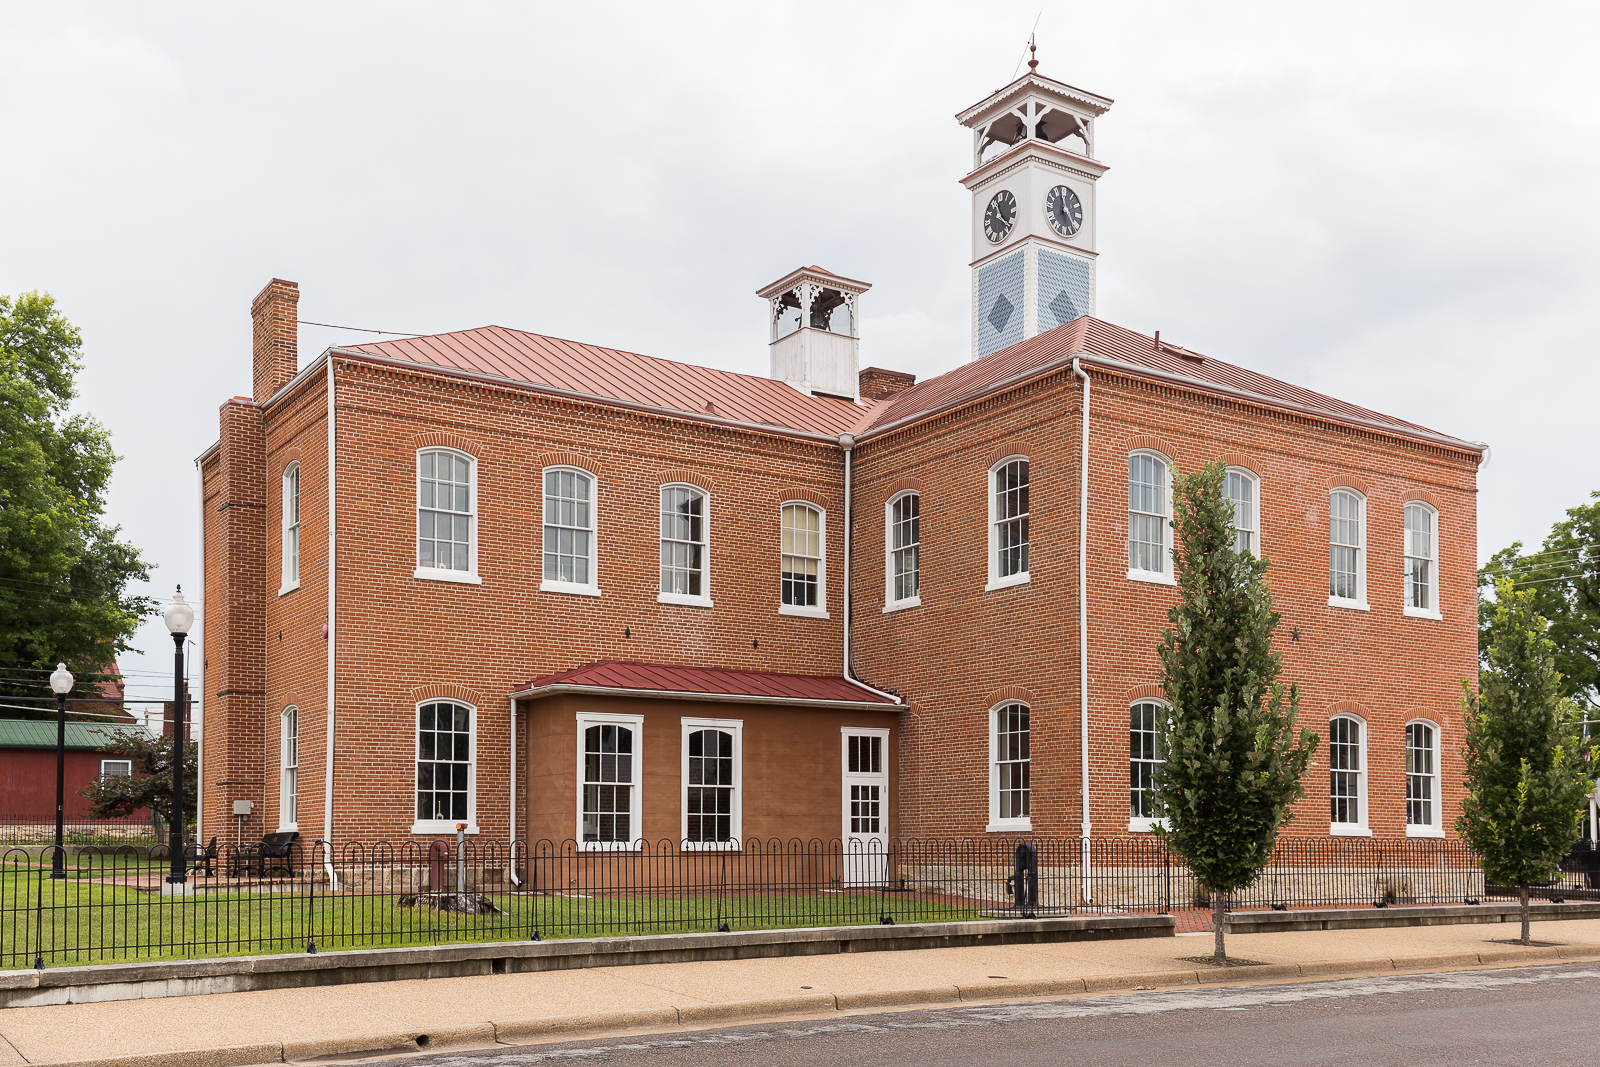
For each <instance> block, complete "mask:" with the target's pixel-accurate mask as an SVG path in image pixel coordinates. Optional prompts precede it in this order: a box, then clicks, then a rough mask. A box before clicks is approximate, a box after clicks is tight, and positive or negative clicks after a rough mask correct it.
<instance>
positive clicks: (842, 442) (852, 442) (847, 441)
mask: <svg viewBox="0 0 1600 1067" xmlns="http://www.w3.org/2000/svg"><path fill="white" fill-rule="evenodd" d="M839 447H840V448H842V449H844V680H845V681H847V682H849V683H850V684H851V685H854V686H858V687H860V688H862V689H865V690H866V691H867V692H869V693H875V694H877V695H878V696H881V697H888V698H889V699H890V700H892V701H894V702H895V703H896V704H899V703H902V701H901V700H900V698H899V697H897V696H895V695H894V694H893V693H885V692H884V691H883V690H882V689H874V688H873V687H872V686H870V685H868V684H867V683H866V682H863V681H860V680H859V679H857V678H856V677H855V674H854V671H853V668H851V666H850V526H851V522H850V515H851V512H850V457H851V456H852V455H853V454H854V453H855V447H856V439H855V437H853V436H852V435H850V434H847V433H842V434H840V435H839Z"/></svg>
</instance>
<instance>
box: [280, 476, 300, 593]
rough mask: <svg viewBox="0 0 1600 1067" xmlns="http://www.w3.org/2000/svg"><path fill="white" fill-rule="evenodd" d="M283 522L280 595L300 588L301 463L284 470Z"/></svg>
mask: <svg viewBox="0 0 1600 1067" xmlns="http://www.w3.org/2000/svg"><path fill="white" fill-rule="evenodd" d="M281 509H282V520H283V541H282V548H283V551H282V556H283V567H282V571H283V574H282V579H281V581H279V583H278V585H279V589H278V595H280V596H282V595H283V594H284V593H287V592H288V591H289V590H291V589H298V588H299V587H300V461H299V460H296V461H295V462H293V463H291V464H289V465H288V466H287V467H285V468H284V469H283V499H282V503H281Z"/></svg>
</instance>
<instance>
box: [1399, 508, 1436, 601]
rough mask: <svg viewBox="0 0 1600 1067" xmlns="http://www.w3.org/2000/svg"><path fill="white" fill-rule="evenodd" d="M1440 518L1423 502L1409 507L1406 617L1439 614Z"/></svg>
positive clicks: (1407, 511)
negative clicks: (1438, 531) (1438, 530)
mask: <svg viewBox="0 0 1600 1067" xmlns="http://www.w3.org/2000/svg"><path fill="white" fill-rule="evenodd" d="M1437 519H1438V516H1437V514H1436V513H1435V512H1434V510H1433V509H1432V508H1430V507H1429V506H1428V505H1426V504H1423V503H1421V502H1420V501H1413V502H1411V503H1409V504H1407V505H1406V614H1407V615H1423V616H1430V617H1431V616H1437V615H1438V614H1439V593H1438V590H1439V573H1438V548H1439V545H1438V536H1437V525H1438V523H1437Z"/></svg>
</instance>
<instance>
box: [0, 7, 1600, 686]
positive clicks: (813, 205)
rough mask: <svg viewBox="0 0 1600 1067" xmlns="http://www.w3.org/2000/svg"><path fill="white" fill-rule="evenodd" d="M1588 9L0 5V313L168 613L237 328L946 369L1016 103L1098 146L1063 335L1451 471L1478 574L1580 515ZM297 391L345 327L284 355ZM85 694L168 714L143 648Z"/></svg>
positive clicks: (192, 564)
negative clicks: (67, 370) (1223, 382)
mask: <svg viewBox="0 0 1600 1067" xmlns="http://www.w3.org/2000/svg"><path fill="white" fill-rule="evenodd" d="M1595 12H1596V9H1595V8H1594V6H1593V5H1582V4H1577V3H1570V4H1564V5H1558V4H1540V3H1522V4H1516V5H1512V4H1506V3H1498V4H1492V5H1491V4H1480V3H1464V2H1459V0H1456V2H1451V3H1443V2H1433V0H1428V2H1423V0H1416V2H1395V0H1388V2H1384V3H1348V2H1347V3H1341V4H1320V5H1311V4H1283V3H1259V4H1249V3H1228V2H1223V0H1212V2H1208V3H1205V4H1195V3H1192V2H1174V3H1109V4H1108V3H1101V4H1094V5H1090V4H1084V3H1067V2H1060V0H1050V2H1049V3H1046V4H1045V6H1044V7H1043V9H1042V13H1041V9H1040V6H1039V0H1027V2H1023V3H1014V2H1009V0H986V2H984V3H981V4H975V3H962V4H940V3H933V2H923V3H917V4H906V5H898V6H897V5H891V4H871V3H861V2H859V0H857V2H854V3H827V2H812V3H805V4H778V3H767V4H748V3H746V4H727V5H701V6H696V5H692V4H685V3H680V4H639V5H631V4H627V3H613V4H608V5H604V6H601V5H593V6H591V5H582V4H550V5H543V4H533V3H525V4H509V3H508V4H489V3H452V4H437V3H430V4H407V3H398V2H385V3H381V4H380V3H370V4H361V3H314V4H313V3H305V4H300V3H292V2H285V0H279V2H277V3H273V4H270V5H248V6H246V5H217V4H209V3H207V4H190V5H181V4H160V3H141V4H137V5H133V4H122V3H108V4H103V5H95V4H82V3H58V4H37V3H9V2H0V17H3V25H4V26H5V30H4V32H3V33H0V115H3V116H4V126H3V133H0V161H3V165H0V203H3V205H4V216H3V222H0V292H4V293H17V292H20V291H23V290H29V289H42V290H46V291H48V292H50V293H52V294H54V295H55V297H56V298H57V300H58V301H59V304H60V307H61V309H62V311H63V312H64V313H65V314H66V315H67V316H68V317H69V318H71V319H72V321H74V322H75V323H77V324H78V325H80V326H81V327H82V328H83V332H84V337H85V340H86V356H87V368H86V371H85V373H84V375H83V379H82V389H83V395H82V398H81V401H80V406H81V407H82V408H83V409H84V410H88V411H91V412H93V413H94V414H95V415H96V416H98V417H99V418H100V419H101V420H103V421H104V422H105V424H106V425H107V426H108V427H109V428H110V429H111V431H112V433H113V435H114V441H115V444H116V447H117V449H118V451H119V452H120V453H121V454H122V455H123V456H124V457H125V458H124V459H123V461H122V463H121V465H120V467H119V468H118V474H117V477H116V480H115V483H114V486H113V490H112V494H111V515H112V518H113V520H114V521H116V522H118V523H120V524H122V526H123V529H124V531H125V532H126V535H127V536H128V537H129V538H131V539H132V540H133V541H134V542H135V543H136V544H138V545H139V546H141V548H143V549H144V551H145V553H146V555H147V557H148V558H149V559H150V560H151V561H153V562H154V563H156V564H157V565H158V569H157V570H156V571H155V573H154V580H153V582H152V591H154V592H156V593H157V594H158V595H163V596H164V595H166V594H167V593H169V592H170V591H171V589H172V587H173V585H174V584H175V583H180V582H181V583H182V584H183V585H185V586H186V587H189V588H191V589H197V588H198V587H199V574H198V572H197V551H196V530H197V502H196V492H197V491H196V476H195V471H194V466H193V460H194V457H195V456H196V455H198V454H199V453H200V452H201V451H202V450H204V449H205V448H206V447H207V446H209V445H210V444H211V443H212V441H213V440H214V439H215V436H216V430H217V421H216V418H217V416H216V411H217V405H218V404H219V403H220V402H221V401H222V400H223V399H224V398H226V397H228V396H230V395H233V394H236V393H248V392H249V391H250V321H249V301H250V298H251V297H252V296H253V295H254V294H255V293H256V292H257V291H258V290H259V289H260V288H261V286H262V285H263V284H264V283H265V282H266V281H267V279H269V278H271V277H273V276H277V277H282V278H289V279H293V280H295V281H298V282H299V283H300V286H301V294H302V295H301V303H300V312H301V315H302V316H303V317H304V318H305V319H308V320H313V321H316V322H323V323H335V324H339V325H348V326H358V327H367V328H372V329H380V330H394V331H410V332H436V331H444V330H453V329H461V328H466V327H473V326H481V325H485V324H489V323H498V324H501V325H505V326H512V327H518V328H522V329H527V330H533V331H537V332H541V333H547V334H553V335H557V336H562V337H570V338H575V339H579V340H584V341H590V342H594V343H597V344H602V345H608V346H614V347H619V348H626V349H631V350H635V351H641V352H646V353H650V354H652V355H659V356H665V357H669V358H672V359H679V360H686V361H692V362H697V363H704V364H710V365H713V366H718V367H726V368H730V369H734V370H740V371H746V372H749V373H754V374H762V373H765V371H766V351H765V348H766V345H765V341H766V334H765V317H764V308H763V305H762V302H761V301H759V300H758V299H757V298H756V297H755V296H754V295H753V292H754V290H755V289H757V288H758V287H759V286H761V285H763V284H764V283H766V282H768V281H772V280H774V279H776V278H777V277H779V276H780V275H782V274H783V273H785V272H786V271H788V270H789V269H791V268H792V267H795V266H797V265H800V264H804V263H820V264H822V265H823V266H826V267H828V268H829V269H832V270H834V271H837V272H840V273H844V274H848V275H850V276H852V277H855V278H860V279H864V280H867V281H870V282H872V283H873V289H872V291H871V293H869V294H868V295H867V297H866V298H865V301H864V304H863V328H862V333H863V342H862V345H863V350H862V358H863V362H864V363H869V364H875V365H879V366H887V367H893V368H897V369H902V370H907V371H912V372H915V373H916V374H918V375H919V376H924V377H926V376H929V375H933V374H937V373H940V372H942V371H945V370H948V369H950V368H951V367H954V366H955V365H957V364H958V363H960V362H961V361H963V360H964V359H965V358H966V353H967V346H968V327H967V322H968V318H967V316H968V307H967V301H968V291H969V290H968V286H969V280H968V279H969V275H968V270H967V260H968V252H969V248H968V246H967V243H966V242H967V237H966V233H967V231H966V225H967V214H966V213H967V193H966V192H965V191H964V190H963V189H962V188H961V186H960V185H959V184H958V183H957V179H958V178H959V177H960V176H961V175H962V174H963V173H964V172H965V171H966V169H967V164H968V162H969V152H970V140H969V136H968V135H967V134H966V132H965V131H963V130H961V129H960V128H959V127H958V126H957V125H956V124H955V122H954V121H953V119H952V116H953V115H954V113H955V112H956V111H958V110H960V109H962V108H964V107H966V106H967V105H969V104H972V103H975V102H976V101H978V100H979V99H981V98H982V97H984V96H985V95H987V94H988V93H989V92H991V91H992V90H994V89H996V88H998V87H1000V86H1001V85H1003V84H1005V83H1006V82H1007V81H1009V80H1010V79H1011V77H1012V76H1013V72H1014V71H1015V70H1016V69H1017V66H1018V64H1019V62H1020V60H1021V55H1022V51H1023V47H1024V44H1025V42H1026V39H1027V37H1028V32H1029V30H1030V29H1031V28H1032V27H1033V25H1034V23H1035V20H1036V19H1037V20H1038V35H1039V41H1040V50H1039V57H1040V61H1041V64H1040V71H1041V73H1044V74H1047V75H1050V76H1052V77H1055V78H1059V79H1061V80H1064V81H1067V82H1069V83H1072V84H1074V85H1078V86H1081V87H1083V88H1086V89H1090V90H1093V91H1095V92H1098V93H1101V94H1103V95H1106V96H1110V97H1112V98H1114V99H1115V100H1116V105H1115V107H1114V108H1113V109H1112V111H1111V113H1110V114H1109V115H1108V116H1107V117H1106V118H1105V119H1103V120H1101V122H1100V124H1099V126H1098V128H1097V131H1096V132H1097V146H1096V147H1097V150H1098V154H1099V156H1100V157H1101V159H1103V160H1104V161H1105V162H1107V163H1108V164H1109V165H1110V167H1111V171H1110V173H1109V174H1108V175H1107V176H1106V177H1105V178H1104V179H1103V180H1102V181H1101V183H1100V204H1099V207H1100V218H1099V225H1100V240H1101V244H1100V252H1101V258H1100V268H1099V269H1100V272H1101V273H1100V309H1099V310H1100V314H1101V316H1102V317H1103V318H1106V319H1109V320H1111V321H1112V322H1116V323H1119V324H1121V325H1125V326H1128V327H1130V328H1133V329H1136V330H1141V331H1145V332H1149V331H1152V330H1156V329H1160V330H1162V331H1163V335H1164V336H1165V337H1167V338H1170V339H1171V340H1173V341H1175V342H1177V343H1179V344H1182V345H1185V346H1187V347H1189V348H1192V349H1196V350H1199V351H1202V352H1205V353H1207V354H1210V355H1213V356H1216V357H1218V358H1221V359H1225V360H1228V361H1230V362H1234V363H1238V364H1242V365H1244V366H1247V367H1251V368H1253V369H1256V370H1260V371H1264V372H1266V373H1269V374H1273V375H1276V376H1278V377H1281V378H1285V379H1287V380H1289V381H1292V382H1296V383H1299V384H1303V385H1307V386H1310V387H1312V388H1315V389H1319V390H1322V391H1325V392H1330V393H1333V394H1336V395H1338V396H1340V397H1343V398H1345V399H1348V400H1352V401H1355V402H1357V403H1360V404H1364V405H1367V406H1368V407H1372V408H1375V409H1377V410H1379V411H1383V412H1387V413H1390V414H1394V415H1399V416H1402V417H1404V418H1407V419H1410V420H1412V421H1416V422H1420V423H1422V424H1424V425H1427V426H1430V427H1433V428H1435V429H1438V430H1441V431H1444V432H1446V433H1450V434H1453V435H1456V436H1460V437H1466V438H1472V439H1481V440H1486V441H1488V442H1490V444H1491V445H1492V446H1493V450H1494V451H1493V459H1492V462H1491V463H1490V464H1489V466H1488V467H1487V468H1486V469H1485V470H1484V471H1483V474H1482V476H1481V479H1480V482H1479V484H1480V488H1481V494H1480V501H1479V502H1480V512H1479V515H1480V524H1479V551H1480V554H1481V555H1482V556H1487V555H1488V554H1489V553H1490V552H1492V551H1494V550H1495V549H1497V548H1499V547H1502V546H1504V545H1505V544H1507V543H1509V542H1510V541H1512V540H1515V539H1523V540H1526V541H1538V540H1539V539H1540V538H1541V537H1542V536H1543V535H1544V533H1545V531H1546V530H1548V528H1549V526H1550V524H1551V523H1552V522H1553V521H1555V520H1556V519H1558V518H1560V517H1561V514H1562V512H1563V511H1564V510H1565V509H1566V508H1568V507H1571V506H1573V505H1575V504H1578V503H1580V502H1582V501H1583V500H1585V499H1586V498H1587V495H1588V493H1589V491H1590V490H1591V489H1595V488H1600V447H1597V445H1596V440H1595V435H1596V425H1595V419H1594V414H1595V409H1596V402H1595V397H1596V396H1600V369H1597V366H1596V344H1595V341H1594V337H1595V335H1596V329H1595V327H1594V326H1593V324H1592V323H1591V322H1590V315H1591V314H1592V313H1593V311H1594V308H1595V295H1596V281H1597V274H1600V256H1596V254H1595V252H1594V249H1595V247H1596V245H1597V244H1600V213H1597V209H1596V206H1595V195H1594V193H1595V188H1596V182H1595V179H1594V175H1595V174H1596V173H1597V172H1600V64H1597V63H1596V62H1595V61H1594V52H1593V41H1594V40H1595V36H1596V31H1597V29H1600V25H1597V23H1600V17H1597V15H1596V13H1595ZM302 331H303V332H302V333H301V357H302V360H309V359H311V358H313V357H314V356H315V355H316V354H317V353H318V352H320V351H321V350H322V349H323V348H324V347H326V346H327V345H329V344H336V343H342V342H349V341H355V340H359V339H363V338H367V339H370V338H371V335H370V334H360V333H351V332H347V331H339V330H329V329H322V328H316V327H310V326H305V327H302ZM139 643H140V646H141V648H143V649H144V650H145V651H146V652H147V653H148V655H145V656H130V657H128V658H127V659H126V660H125V661H124V666H125V667H126V668H128V669H130V670H131V671H141V672H150V673H149V674H136V675H134V676H133V680H134V681H136V682H138V683H139V684H140V685H143V686H148V687H150V688H146V689H142V690H139V692H141V693H142V694H145V695H156V694H157V693H158V692H167V691H170V683H162V682H161V681H160V679H161V678H162V677H163V676H164V673H165V672H167V671H169V670H170V662H171V660H170V651H169V650H170V647H171V645H170V642H169V640H168V638H167V637H166V634H165V631H164V630H162V629H161V627H160V625H159V623H157V624H155V625H154V626H152V627H147V628H146V629H145V630H144V631H142V632H141V634H140V638H139Z"/></svg>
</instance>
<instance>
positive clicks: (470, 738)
mask: <svg viewBox="0 0 1600 1067" xmlns="http://www.w3.org/2000/svg"><path fill="white" fill-rule="evenodd" d="M428 704H455V705H459V706H460V707H463V708H466V709H467V817H466V819H465V820H457V819H417V818H416V814H417V764H419V763H421V762H422V709H423V707H424V706H425V705H428ZM411 746H412V751H411V788H410V790H409V791H408V795H409V796H410V798H411V815H412V818H413V819H414V820H415V821H414V822H412V824H411V832H412V833H414V834H454V833H455V832H456V823H457V822H460V821H464V822H466V824H467V830H466V832H467V833H469V834H476V833H477V832H478V709H477V707H476V706H475V705H473V704H469V703H468V702H467V701H465V700H458V699H456V698H455V697H429V698H428V699H427V700H419V701H417V702H416V704H414V705H413V706H412V711H411ZM439 762H452V763H453V762H455V761H454V760H450V761H443V760H441V761H439ZM297 814H298V813H297Z"/></svg>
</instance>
